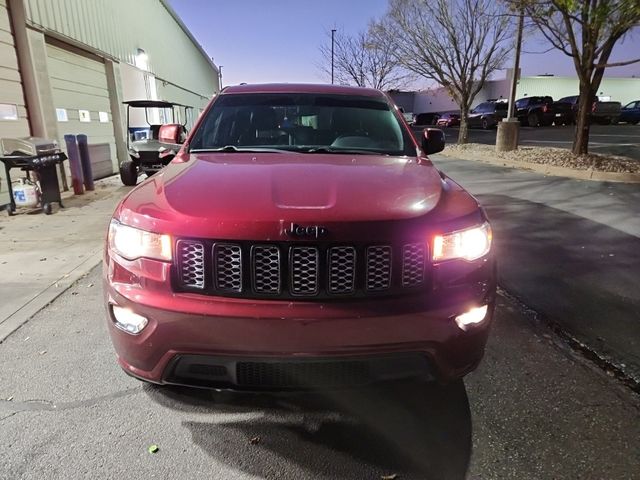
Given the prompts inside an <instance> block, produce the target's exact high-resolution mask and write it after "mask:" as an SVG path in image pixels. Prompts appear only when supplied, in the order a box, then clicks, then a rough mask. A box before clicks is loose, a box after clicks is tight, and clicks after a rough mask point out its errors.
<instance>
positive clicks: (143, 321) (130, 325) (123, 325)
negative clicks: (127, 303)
mask: <svg viewBox="0 0 640 480" xmlns="http://www.w3.org/2000/svg"><path fill="white" fill-rule="evenodd" d="M111 310H112V311H113V318H115V320H116V322H115V323H116V327H118V328H119V329H120V330H122V331H124V332H127V333H131V334H133V335H136V334H138V333H140V332H141V331H142V330H143V329H144V327H146V326H147V323H148V322H149V321H148V320H147V318H146V317H143V316H142V315H138V314H137V313H133V312H132V311H131V310H129V309H128V308H122V307H119V306H117V305H112V306H111Z"/></svg>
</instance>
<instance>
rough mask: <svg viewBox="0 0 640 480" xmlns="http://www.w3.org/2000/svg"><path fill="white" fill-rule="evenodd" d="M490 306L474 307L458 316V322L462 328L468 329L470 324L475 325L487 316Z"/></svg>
mask: <svg viewBox="0 0 640 480" xmlns="http://www.w3.org/2000/svg"><path fill="white" fill-rule="evenodd" d="M487 310H488V306H487V305H483V306H482V307H474V308H471V309H469V310H468V311H466V312H465V313H463V314H462V315H458V316H457V317H456V323H457V324H458V327H460V329H462V330H466V329H467V328H468V327H469V325H474V324H477V323H480V322H482V321H483V320H484V319H485V317H486V316H487Z"/></svg>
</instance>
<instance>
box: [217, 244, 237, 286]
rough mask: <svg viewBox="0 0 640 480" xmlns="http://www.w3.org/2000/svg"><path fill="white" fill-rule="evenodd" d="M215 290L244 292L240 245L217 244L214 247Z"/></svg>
mask: <svg viewBox="0 0 640 480" xmlns="http://www.w3.org/2000/svg"><path fill="white" fill-rule="evenodd" d="M213 261H214V275H213V277H214V279H215V288H216V289H217V290H223V291H227V292H235V293H240V292H242V249H241V248H240V245H234V244H230V243H216V244H214V246H213Z"/></svg>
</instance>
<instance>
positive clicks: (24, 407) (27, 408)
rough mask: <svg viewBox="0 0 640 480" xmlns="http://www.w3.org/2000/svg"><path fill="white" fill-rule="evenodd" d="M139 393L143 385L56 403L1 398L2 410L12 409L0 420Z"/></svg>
mask: <svg viewBox="0 0 640 480" xmlns="http://www.w3.org/2000/svg"><path fill="white" fill-rule="evenodd" d="M138 393H142V387H141V386H137V387H134V388H127V389H125V390H120V391H117V392H113V393H108V394H106V395H101V396H99V397H92V398H88V399H86V400H76V401H72V402H63V403H59V404H56V403H54V402H52V401H50V400H40V399H34V400H24V401H22V402H16V401H13V400H1V401H0V410H5V411H7V410H8V411H10V413H9V414H8V415H6V416H4V417H1V418H0V422H2V421H4V420H6V419H8V418H10V417H13V416H14V415H16V414H18V413H21V412H43V411H45V412H51V411H65V410H74V409H76V408H83V407H91V406H93V405H98V404H99V403H103V402H106V401H109V400H115V399H118V398H122V397H128V396H130V395H136V394H138Z"/></svg>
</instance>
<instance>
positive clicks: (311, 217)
mask: <svg viewBox="0 0 640 480" xmlns="http://www.w3.org/2000/svg"><path fill="white" fill-rule="evenodd" d="M444 185H445V183H444V182H443V180H442V178H441V177H440V175H439V173H438V171H437V170H436V169H435V168H434V167H433V165H432V164H431V162H429V161H428V160H425V161H423V162H418V161H416V159H415V158H409V157H391V156H380V155H334V154H305V155H301V154H297V153H202V154H191V155H189V156H186V157H178V159H177V161H176V160H174V162H172V163H171V164H169V166H168V167H166V168H165V169H164V170H162V171H161V172H160V173H158V174H156V175H155V176H153V177H151V178H150V179H149V180H147V181H145V182H144V183H142V184H141V185H139V186H138V187H137V188H136V189H134V190H133V191H132V192H131V193H130V195H129V196H128V197H127V198H126V199H125V200H124V202H123V204H122V205H121V207H120V213H119V214H117V215H118V216H120V218H123V217H125V218H124V220H123V221H126V222H127V223H129V224H136V223H138V224H140V225H142V224H146V223H148V222H147V221H148V220H150V219H153V220H154V221H156V222H159V223H156V224H155V228H153V226H152V227H148V228H153V229H154V230H155V229H157V230H164V229H165V228H164V226H163V225H162V224H164V222H165V221H171V222H172V223H176V222H179V223H180V225H181V228H180V230H183V231H185V232H186V231H189V228H190V227H192V228H193V231H194V232H195V231H203V228H202V227H203V225H208V226H209V227H212V228H209V229H208V231H216V230H217V231H221V230H227V229H230V230H233V229H234V228H235V230H236V233H237V234H242V233H243V232H244V231H245V230H244V229H245V228H246V229H247V230H246V231H247V232H248V231H250V230H251V228H252V225H253V226H255V225H256V224H257V223H272V224H273V223H274V222H279V223H280V224H281V225H282V226H287V225H289V223H290V222H297V223H312V224H327V223H332V222H340V223H343V222H351V223H354V222H356V223H357V222H371V221H376V222H377V221H392V220H402V219H409V218H415V217H420V216H423V215H425V214H427V213H429V212H430V211H431V210H433V209H434V207H435V206H436V205H437V204H438V202H439V201H440V198H441V195H442V192H443V186H444ZM471 203H472V204H473V205H472V209H473V208H476V207H477V204H476V203H475V202H471ZM126 217H130V218H129V219H127V218H126ZM134 217H135V218H134ZM215 227H217V228H215ZM171 230H173V228H172V229H171Z"/></svg>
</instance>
